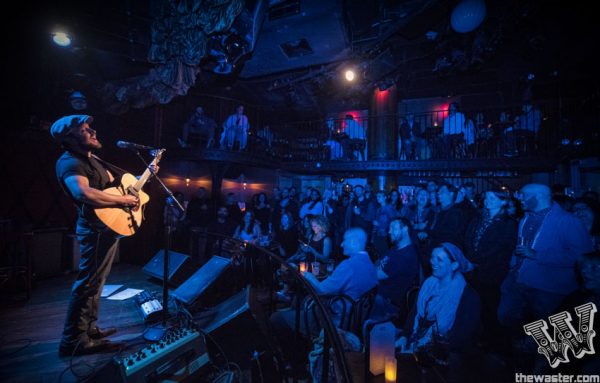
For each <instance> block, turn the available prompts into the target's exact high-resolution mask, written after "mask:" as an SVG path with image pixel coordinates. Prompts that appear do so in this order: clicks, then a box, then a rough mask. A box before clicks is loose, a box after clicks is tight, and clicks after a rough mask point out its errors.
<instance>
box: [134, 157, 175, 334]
mask: <svg viewBox="0 0 600 383" xmlns="http://www.w3.org/2000/svg"><path fill="white" fill-rule="evenodd" d="M135 154H136V155H137V156H138V157H139V158H140V160H141V161H142V162H143V163H144V165H145V166H146V168H147V169H149V170H150V172H151V173H152V176H153V177H154V178H155V179H156V180H157V181H158V183H159V184H160V185H161V186H162V188H163V189H164V191H165V192H166V193H167V195H168V196H169V197H170V201H173V202H172V205H175V206H177V208H178V209H179V211H181V212H185V208H184V207H183V206H182V205H181V203H180V202H179V201H178V200H177V198H175V197H174V196H173V192H172V191H171V190H170V189H169V188H168V187H167V185H165V183H164V182H163V181H162V180H161V179H160V177H159V176H158V175H157V174H156V173H155V172H154V171H152V169H150V166H149V165H148V163H147V162H146V161H145V160H144V157H142V156H141V154H140V152H139V151H138V150H136V151H135ZM172 231H173V228H172V227H171V224H170V223H169V222H167V224H166V225H165V237H164V238H165V242H164V247H163V280H162V285H163V294H162V298H163V299H162V307H163V315H162V323H161V325H160V326H153V327H150V328H148V329H146V331H144V339H146V340H147V341H149V342H156V341H158V340H160V339H161V338H162V337H163V336H164V335H165V334H166V332H167V330H168V326H167V320H168V319H169V283H168V276H169V250H170V249H171V233H172Z"/></svg>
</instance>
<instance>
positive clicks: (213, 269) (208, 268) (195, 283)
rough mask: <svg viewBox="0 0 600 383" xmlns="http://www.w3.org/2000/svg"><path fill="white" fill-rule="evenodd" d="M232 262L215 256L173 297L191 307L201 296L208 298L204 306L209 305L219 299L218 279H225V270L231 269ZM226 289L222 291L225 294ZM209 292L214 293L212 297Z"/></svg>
mask: <svg viewBox="0 0 600 383" xmlns="http://www.w3.org/2000/svg"><path fill="white" fill-rule="evenodd" d="M230 265H231V261H230V260H229V259H227V258H223V257H219V256H217V255H215V256H213V257H212V258H211V259H209V260H208V262H206V263H205V264H204V265H202V267H201V268H200V269H198V271H196V272H195V273H194V274H193V275H192V276H191V277H190V278H189V279H188V280H186V281H185V282H183V283H182V284H181V286H179V287H178V288H177V289H176V290H175V291H174V292H173V293H172V294H171V295H172V296H173V297H175V298H176V299H177V300H179V301H180V302H183V303H185V304H186V305H188V306H190V305H193V304H194V303H195V302H196V300H198V298H199V297H200V296H201V295H206V296H207V298H206V299H203V300H202V302H201V303H202V304H203V305H207V304H209V302H210V301H211V300H214V299H215V298H218V297H217V295H221V294H217V293H218V292H217V291H216V290H218V288H217V286H216V285H217V284H218V283H217V282H216V281H217V279H221V278H223V275H224V274H225V270H227V269H228V268H229V266H230ZM225 290H226V289H225V288H224V289H222V291H221V293H223V292H224V291H225ZM208 291H211V292H213V293H214V294H212V296H209V295H211V294H209V293H208Z"/></svg>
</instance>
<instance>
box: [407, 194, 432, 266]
mask: <svg viewBox="0 0 600 383" xmlns="http://www.w3.org/2000/svg"><path fill="white" fill-rule="evenodd" d="M429 201H430V199H429V193H428V192H427V190H425V189H418V190H417V193H416V195H415V203H414V204H411V205H407V207H406V209H404V211H403V216H404V217H406V219H408V220H409V222H410V224H411V226H412V229H413V233H414V235H415V237H416V238H415V243H416V244H417V248H418V250H419V254H420V256H421V258H422V259H425V258H426V256H425V255H426V254H427V251H429V247H428V246H427V245H428V239H429V235H430V233H429V232H430V230H431V227H432V226H433V225H434V223H435V216H436V213H435V211H434V210H433V208H432V207H431V204H430V203H429Z"/></svg>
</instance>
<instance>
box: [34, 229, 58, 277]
mask: <svg viewBox="0 0 600 383" xmlns="http://www.w3.org/2000/svg"><path fill="white" fill-rule="evenodd" d="M66 232H67V230H66V229H65V228H56V229H44V230H36V231H34V232H33V233H31V234H30V236H29V240H28V244H27V251H28V252H29V256H30V257H31V262H32V266H33V274H34V275H35V276H36V278H38V279H43V278H47V277H53V276H57V275H60V273H61V272H62V270H63V263H65V262H64V254H65V248H66V247H65V246H64V241H65V238H66V237H65V235H66Z"/></svg>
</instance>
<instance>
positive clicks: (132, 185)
mask: <svg viewBox="0 0 600 383" xmlns="http://www.w3.org/2000/svg"><path fill="white" fill-rule="evenodd" d="M164 152H165V149H157V150H155V151H154V153H153V154H154V159H153V160H152V162H151V163H150V165H158V162H159V161H160V158H161V157H162V154H163V153H164ZM151 175H152V171H151V170H150V169H146V170H145V171H144V173H143V174H142V175H141V176H140V178H139V179H138V178H136V177H135V176H134V175H132V174H129V173H125V174H123V176H122V177H121V181H120V183H119V185H118V186H116V187H110V188H107V189H104V192H106V193H109V194H113V195H119V196H123V195H126V194H130V195H134V196H136V197H138V199H139V201H140V204H139V206H137V207H136V208H130V207H102V208H96V209H94V212H95V213H96V216H97V217H98V219H100V221H102V223H104V224H105V225H106V226H108V227H109V228H110V229H111V230H112V231H114V232H115V233H117V234H120V235H122V236H125V237H128V236H130V235H133V234H135V233H136V232H137V231H138V230H139V228H140V226H141V225H142V220H143V219H144V215H143V210H144V209H143V208H144V205H146V204H147V203H148V201H150V196H148V194H146V193H144V192H143V191H142V187H143V186H144V184H145V183H146V181H148V179H149V178H150V176H151Z"/></svg>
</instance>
